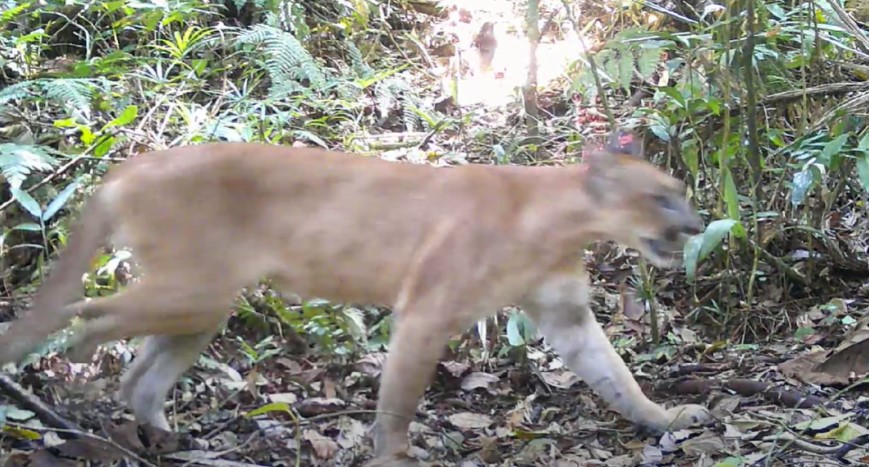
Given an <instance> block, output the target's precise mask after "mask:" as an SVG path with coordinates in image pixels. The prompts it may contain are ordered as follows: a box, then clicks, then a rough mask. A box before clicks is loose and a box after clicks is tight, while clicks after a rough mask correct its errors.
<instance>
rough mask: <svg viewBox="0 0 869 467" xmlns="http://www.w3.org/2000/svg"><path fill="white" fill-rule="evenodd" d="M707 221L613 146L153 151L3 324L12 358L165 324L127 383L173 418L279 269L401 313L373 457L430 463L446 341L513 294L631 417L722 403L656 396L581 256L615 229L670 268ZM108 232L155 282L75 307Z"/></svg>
mask: <svg viewBox="0 0 869 467" xmlns="http://www.w3.org/2000/svg"><path fill="white" fill-rule="evenodd" d="M701 227H702V223H701V221H700V219H699V218H698V216H697V215H696V213H695V212H694V210H693V209H692V208H691V207H690V205H689V204H688V203H687V202H686V200H685V199H684V194H683V187H682V186H681V184H680V183H679V182H678V181H677V180H675V179H674V178H672V177H670V176H668V175H666V174H664V173H663V172H661V171H659V170H657V169H656V168H654V167H653V166H652V165H651V164H649V163H647V162H645V161H643V160H642V159H640V158H639V157H637V155H636V154H626V153H622V152H618V151H614V150H609V151H604V152H600V153H596V154H594V155H592V157H589V160H588V161H587V162H586V163H584V164H582V165H573V166H568V167H507V166H500V167H495V166H482V165H467V166H462V167H457V168H448V169H435V168H432V167H428V166H420V165H411V164H404V163H393V162H386V161H382V160H379V159H376V158H372V157H363V156H356V155H347V154H340V153H334V152H326V151H322V150H319V149H290V148H286V147H277V146H266V145H259V144H240V143H218V144H207V145H201V146H190V147H181V148H175V149H170V150H166V151H159V152H154V153H150V154H143V155H140V156H138V157H136V158H134V159H132V160H130V161H127V162H125V163H123V164H121V165H120V166H118V167H116V168H114V169H113V170H112V171H111V172H110V173H109V175H107V176H106V177H105V180H104V183H103V186H102V187H101V188H100V189H99V190H98V191H97V192H96V193H95V195H94V196H93V198H92V199H91V201H90V202H89V204H88V206H87V208H86V209H85V211H84V213H83V215H82V220H81V222H80V224H79V226H78V227H77V228H76V229H74V231H73V234H72V235H71V237H70V244H69V247H68V248H67V251H66V252H64V253H63V254H62V255H61V256H60V258H59V259H58V261H57V262H56V264H55V265H54V268H53V269H54V271H53V272H52V273H51V274H50V275H49V278H48V280H47V282H46V283H45V284H44V286H43V289H42V290H41V292H40V294H39V296H38V297H37V299H36V300H35V302H34V307H33V309H32V310H31V311H30V312H29V313H27V314H26V315H25V316H24V317H23V318H21V319H20V320H18V321H15V322H13V323H12V324H11V326H10V330H9V332H8V333H6V334H4V335H3V336H2V337H0V362H9V361H18V360H20V359H22V358H23V357H24V356H25V355H26V354H27V353H28V352H30V351H32V350H34V349H35V347H36V346H38V345H39V343H40V342H41V341H43V340H44V339H45V338H46V337H47V336H48V335H49V334H50V333H52V332H55V331H58V330H60V329H62V328H63V327H64V326H66V325H67V324H68V322H69V319H70V318H71V317H72V316H74V315H79V316H81V317H82V318H83V319H85V324H84V326H83V327H82V328H81V330H80V331H79V332H78V334H77V335H76V337H75V339H76V342H77V343H78V344H77V348H76V350H74V351H73V352H72V357H73V358H75V359H77V360H82V359H88V358H90V356H91V354H92V352H93V351H94V350H95V349H96V346H97V345H98V344H100V343H103V342H107V341H111V340H115V339H120V338H126V337H132V336H149V337H147V338H146V339H145V342H144V343H143V345H142V349H141V351H140V353H139V356H138V358H137V359H136V360H135V361H134V362H133V364H132V365H131V368H130V369H129V370H128V372H127V373H126V374H125V375H124V377H123V379H122V391H121V394H122V395H123V397H124V399H125V400H126V401H127V402H128V404H129V405H130V408H131V410H132V411H133V413H134V414H135V416H136V417H137V419H138V420H140V421H143V422H147V423H151V424H153V425H156V426H159V427H162V428H165V429H169V423H168V420H167V419H166V416H165V415H164V411H163V402H164V400H165V398H166V395H167V394H168V392H169V391H170V390H171V389H172V387H173V386H174V384H175V381H176V380H177V379H178V378H179V377H180V376H181V374H182V373H183V372H184V371H186V370H187V368H188V367H190V365H192V364H193V363H194V362H195V361H196V358H197V357H198V355H199V354H200V353H201V352H202V350H204V348H205V347H206V346H207V345H208V343H209V342H210V341H211V338H212V337H213V336H214V334H215V333H216V332H217V330H218V329H219V327H220V325H221V324H222V323H223V322H224V321H225V320H226V319H227V316H228V313H229V311H230V308H231V306H232V303H233V300H234V298H235V296H236V294H237V293H238V291H239V290H240V289H241V288H242V287H244V286H248V285H252V284H254V283H256V281H258V280H259V279H261V278H264V277H267V278H270V279H272V281H273V283H274V284H275V285H276V286H277V287H278V288H280V289H282V290H285V291H287V292H292V293H295V294H297V295H299V296H302V297H306V298H314V297H319V298H325V299H329V300H331V301H335V302H345V303H351V302H352V303H371V304H380V305H385V306H391V307H392V308H393V310H394V312H395V314H396V318H397V323H396V331H395V334H394V335H393V337H392V341H391V343H390V355H391V356H390V357H389V358H388V359H387V362H386V365H385V368H384V371H383V376H382V381H381V389H380V395H379V404H378V407H379V411H380V412H379V414H378V416H377V419H376V422H375V433H374V438H375V454H376V455H377V459H376V460H374V461H373V462H372V464H371V465H413V461H412V460H409V459H407V458H405V457H404V453H405V450H406V448H407V442H408V439H407V428H408V424H409V422H410V420H411V418H412V417H413V415H414V412H415V409H416V405H417V403H418V401H419V398H420V396H421V395H422V394H423V392H424V390H425V388H426V386H427V385H428V383H429V380H430V376H431V373H432V371H433V370H434V368H435V366H436V362H437V360H438V358H439V357H440V356H441V354H442V351H443V349H444V344H445V342H446V340H447V339H448V337H449V336H450V335H451V334H454V333H458V332H461V331H464V330H465V329H467V328H468V327H469V326H471V325H472V324H473V323H474V322H476V321H478V320H479V319H481V318H484V317H486V316H489V315H491V314H492V313H494V312H495V311H496V310H497V309H498V308H499V307H501V306H504V305H509V304H519V305H521V306H522V307H523V308H524V310H525V311H526V312H527V313H528V314H529V316H530V317H532V319H534V320H535V321H536V322H537V323H538V324H539V327H540V330H541V331H542V333H543V335H544V337H545V338H546V339H547V341H548V342H549V343H550V344H551V345H552V346H553V347H554V348H555V349H556V350H557V351H558V352H559V353H560V355H561V356H562V357H563V359H564V360H565V363H566V364H567V365H568V367H569V368H571V369H572V370H573V371H574V372H576V373H577V374H578V375H579V376H581V377H582V378H583V379H584V380H585V381H586V382H587V383H588V384H589V385H590V386H591V387H592V388H594V389H595V390H596V391H597V392H598V393H599V394H600V395H601V396H602V397H603V398H604V399H605V400H607V402H608V403H609V404H611V406H612V407H613V408H614V409H616V410H618V411H619V412H620V413H622V414H623V415H624V416H625V417H627V418H629V419H631V420H633V421H634V422H636V423H637V424H639V425H642V426H644V427H647V428H651V429H655V430H663V429H666V428H668V427H675V428H681V427H685V426H688V425H690V424H693V423H703V422H705V421H707V420H708V413H707V412H706V411H705V409H703V408H702V407H700V406H694V405H690V406H683V407H677V408H675V409H670V410H666V409H664V408H663V407H661V406H659V405H658V404H656V403H654V402H652V401H650V400H649V399H647V398H646V397H645V396H644V395H643V393H642V392H641V390H640V388H639V386H638V385H637V383H636V381H635V380H634V378H633V376H632V375H631V373H630V371H629V370H628V368H627V367H626V366H625V364H624V362H623V361H622V359H621V358H620V357H619V356H618V354H616V352H615V350H614V349H613V347H612V346H611V345H610V343H609V341H608V340H607V338H606V336H605V335H604V333H603V331H602V330H601V328H600V326H599V325H598V323H597V322H596V321H595V319H594V316H593V314H592V311H591V310H590V308H589V303H588V298H587V297H588V290H587V288H588V285H587V281H588V279H587V274H586V272H585V271H584V270H583V268H582V267H581V266H580V264H581V263H580V261H581V252H582V251H583V249H584V248H585V247H586V246H587V245H588V244H589V243H590V242H593V241H596V240H615V241H618V242H621V243H622V244H624V245H627V246H630V247H633V248H636V249H638V250H640V251H641V252H642V253H643V254H644V255H645V256H646V257H647V258H648V259H649V261H650V262H652V263H653V264H655V265H658V266H661V267H665V266H669V265H672V264H673V262H674V261H677V260H678V258H679V254H678V252H679V251H680V250H681V248H682V245H683V244H684V241H685V236H686V235H687V234H694V233H697V232H699V230H700V229H701ZM109 233H113V234H114V239H115V243H116V244H119V246H120V245H124V246H128V247H130V248H131V249H132V252H133V254H134V257H135V258H136V260H137V262H138V265H139V266H140V267H142V270H143V272H144V275H143V276H142V277H141V280H140V281H139V282H137V283H134V284H133V285H131V286H129V287H128V288H126V289H125V290H123V291H121V292H119V293H117V294H115V295H113V296H110V297H105V298H98V299H93V300H88V301H85V300H79V301H76V300H77V296H78V295H79V293H80V290H81V288H80V287H81V282H80V279H81V275H82V274H83V273H85V272H86V271H87V269H88V260H89V259H90V258H91V257H92V255H93V254H94V253H95V252H96V249H97V248H98V247H99V245H100V244H101V241H103V240H104V238H105V237H106V236H107V235H108V234H109ZM644 239H645V240H644ZM646 240H653V241H657V242H658V243H657V244H656V246H655V247H652V246H650V244H649V243H648V242H647V241H646ZM671 252H672V254H671Z"/></svg>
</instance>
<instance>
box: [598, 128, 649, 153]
mask: <svg viewBox="0 0 869 467" xmlns="http://www.w3.org/2000/svg"><path fill="white" fill-rule="evenodd" d="M606 150H607V152H618V153H622V154H630V155H632V156H636V157H641V156H642V154H643V142H642V141H641V140H640V138H638V137H637V135H635V134H634V133H633V132H631V131H628V130H624V129H619V128H616V129H615V130H613V132H612V133H611V134H610V137H609V141H608V142H607V146H606Z"/></svg>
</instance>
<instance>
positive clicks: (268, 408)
mask: <svg viewBox="0 0 869 467" xmlns="http://www.w3.org/2000/svg"><path fill="white" fill-rule="evenodd" d="M270 412H285V413H288V414H292V413H293V412H292V411H291V410H290V404H288V403H286V402H271V403H269V404H266V405H264V406H262V407H260V408H258V409H253V410H251V411H250V412H248V413H246V414H245V417H248V418H251V417H256V416H257V415H263V414H267V413H270ZM293 418H295V417H293Z"/></svg>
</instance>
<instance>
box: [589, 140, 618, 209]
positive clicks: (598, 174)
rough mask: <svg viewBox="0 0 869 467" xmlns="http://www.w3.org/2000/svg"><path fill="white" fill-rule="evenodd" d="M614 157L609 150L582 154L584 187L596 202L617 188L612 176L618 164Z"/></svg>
mask: <svg viewBox="0 0 869 467" xmlns="http://www.w3.org/2000/svg"><path fill="white" fill-rule="evenodd" d="M615 157H616V156H615V155H614V154H613V153H612V152H610V151H609V150H596V151H591V152H589V153H587V154H585V155H584V156H583V163H584V164H586V178H585V181H586V182H585V188H586V191H587V192H588V194H589V195H591V196H592V198H594V200H595V201H597V202H601V201H603V200H604V198H605V197H606V196H608V195H610V194H612V190H618V189H619V187H618V186H616V183H615V177H614V172H616V171H617V166H618V162H616V161H615V160H614V159H615Z"/></svg>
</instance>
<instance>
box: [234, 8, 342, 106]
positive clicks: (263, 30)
mask: <svg viewBox="0 0 869 467" xmlns="http://www.w3.org/2000/svg"><path fill="white" fill-rule="evenodd" d="M237 40H238V43H239V44H253V45H262V46H264V47H265V50H264V53H265V55H266V57H267V58H266V60H265V69H266V72H267V73H268V74H269V77H270V78H271V80H272V83H273V85H272V87H273V89H276V90H282V91H287V90H289V89H291V85H290V84H289V83H292V82H296V83H301V82H302V81H307V82H308V86H309V87H310V88H311V89H312V90H314V91H323V90H325V89H326V88H327V87H328V86H329V84H330V83H329V81H330V80H329V76H328V73H327V71H326V70H325V69H324V68H323V66H322V65H320V64H319V63H317V61H316V60H315V59H314V57H313V56H312V55H311V54H310V53H309V52H308V51H307V50H306V49H305V47H304V45H302V43H301V42H299V40H298V39H296V37H295V36H293V35H292V34H290V33H288V32H285V31H283V30H281V29H278V28H275V27H272V26H268V25H265V24H257V25H254V26H253V27H252V28H250V29H248V30H246V31H244V32H242V33H241V34H239V35H238V38H237Z"/></svg>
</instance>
